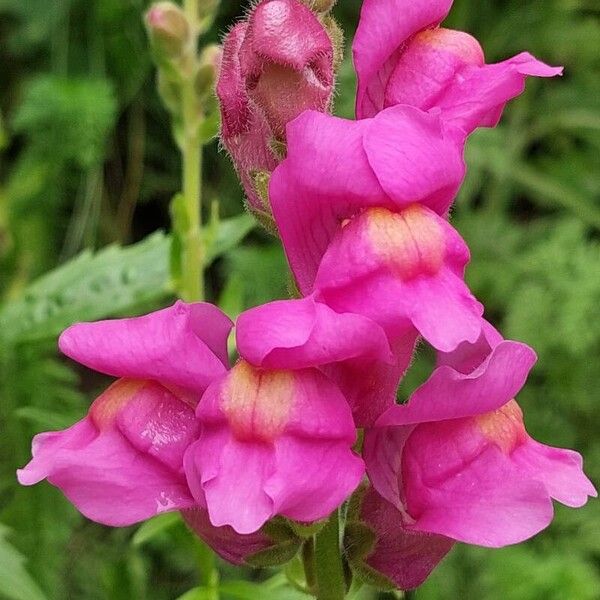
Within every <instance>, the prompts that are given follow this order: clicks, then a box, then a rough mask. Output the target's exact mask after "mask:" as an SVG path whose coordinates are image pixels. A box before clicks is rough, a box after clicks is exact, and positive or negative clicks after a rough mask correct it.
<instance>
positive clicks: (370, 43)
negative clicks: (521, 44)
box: [352, 0, 562, 133]
mask: <svg viewBox="0 0 600 600" xmlns="http://www.w3.org/2000/svg"><path fill="white" fill-rule="evenodd" d="M451 6H452V0H433V1H432V0H365V1H364V3H363V6H362V11H361V17H360V22H359V25H358V29H357V31H356V36H355V38H354V43H353V48H352V49H353V55H354V63H355V66H356V71H357V73H358V82H359V83H358V94H357V102H356V114H357V117H358V118H359V119H362V118H365V117H371V116H373V115H375V114H377V113H378V112H379V111H381V110H383V109H384V108H387V107H389V106H394V105H397V104H410V105H412V106H416V107H418V108H421V109H423V110H430V109H432V108H438V109H441V111H442V115H443V118H444V119H445V120H447V121H450V122H453V123H454V124H455V125H457V126H459V127H461V128H463V129H464V130H465V132H467V133H470V132H471V131H473V130H474V129H475V128H476V127H479V126H486V127H493V126H494V125H496V123H497V122H498V120H499V118H500V115H501V113H502V110H503V109H504V105H505V104H506V102H508V101H509V100H510V99H512V98H514V97H515V96H518V95H519V94H520V93H521V92H522V91H523V89H524V87H525V79H526V77H527V75H535V76H538V77H553V76H555V75H560V74H561V73H562V68H559V67H549V66H547V65H545V64H544V63H542V62H540V61H538V60H537V59H535V58H534V57H533V56H531V55H530V54H528V53H526V52H523V53H521V54H519V55H517V56H515V57H513V58H510V59H508V60H506V61H504V62H501V63H497V64H492V65H486V64H485V60H484V56H483V51H482V49H481V47H480V45H479V43H478V42H477V40H475V39H474V38H473V37H471V36H470V35H469V34H467V33H464V32H462V31H454V30H451V29H444V28H441V27H439V25H440V23H441V22H442V21H443V19H444V18H445V17H446V16H447V14H448V12H449V10H450V7H451Z"/></svg>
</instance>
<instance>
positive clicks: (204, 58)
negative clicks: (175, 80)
mask: <svg viewBox="0 0 600 600" xmlns="http://www.w3.org/2000/svg"><path fill="white" fill-rule="evenodd" d="M221 54H222V50H221V47H220V46H217V45H216V44H210V45H209V46H206V47H205V48H204V49H203V50H202V53H201V54H200V58H199V60H198V70H197V72H196V79H195V83H194V85H195V88H196V93H197V94H198V97H200V98H202V97H205V96H206V95H207V94H209V93H211V92H212V90H213V89H214V86H215V81H216V79H217V73H218V71H219V65H220V63H221Z"/></svg>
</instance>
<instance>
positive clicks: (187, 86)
mask: <svg viewBox="0 0 600 600" xmlns="http://www.w3.org/2000/svg"><path fill="white" fill-rule="evenodd" d="M197 3H198V0H186V1H185V4H184V9H185V13H186V16H187V18H188V22H189V23H190V24H191V26H192V38H193V40H194V43H193V44H192V45H191V47H190V49H189V52H190V54H191V56H189V57H188V58H189V68H188V69H186V70H187V73H186V77H185V78H184V80H183V81H182V89H181V113H182V118H183V143H182V148H181V153H182V166H183V173H182V175H183V199H184V206H185V210H186V215H187V219H186V220H187V227H188V228H187V231H185V232H180V233H181V240H182V244H183V248H182V260H181V267H182V279H181V290H180V295H181V297H182V298H183V299H184V300H186V301H187V302H195V301H198V300H203V299H204V256H203V249H202V229H201V222H202V217H201V215H202V213H201V210H202V145H201V144H200V138H199V135H198V126H199V124H200V119H201V115H200V114H199V106H198V102H197V98H196V92H195V89H194V74H195V70H194V65H195V61H196V43H195V40H196V37H197V35H196V31H195V24H196V21H197Z"/></svg>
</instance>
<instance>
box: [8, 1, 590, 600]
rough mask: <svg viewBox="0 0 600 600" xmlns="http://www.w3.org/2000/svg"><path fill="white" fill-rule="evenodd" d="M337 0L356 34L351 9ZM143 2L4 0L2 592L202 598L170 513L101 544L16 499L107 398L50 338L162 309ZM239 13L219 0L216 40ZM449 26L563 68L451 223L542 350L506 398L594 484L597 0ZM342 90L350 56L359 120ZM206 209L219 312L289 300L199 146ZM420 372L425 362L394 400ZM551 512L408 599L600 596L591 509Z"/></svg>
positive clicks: (76, 521) (492, 157) (228, 184)
mask: <svg viewBox="0 0 600 600" xmlns="http://www.w3.org/2000/svg"><path fill="white" fill-rule="evenodd" d="M338 4H339V6H338V7H337V8H336V10H335V14H336V15H337V17H338V18H339V19H340V21H341V22H342V25H343V26H344V28H345V30H346V32H347V37H350V36H351V33H352V31H353V29H354V27H355V25H356V20H357V16H358V10H359V6H360V2H359V1H358V0H344V1H342V2H339V3H338ZM145 6H146V3H145V2H142V1H141V0H125V1H123V0H93V1H92V2H89V1H86V0H55V1H54V2H47V1H42V0H31V1H28V2H20V1H16V0H0V19H2V24H1V26H0V40H1V43H0V48H1V49H0V61H1V62H2V64H3V69H2V73H1V74H0V87H1V93H0V114H1V115H2V120H1V123H0V152H1V154H0V295H1V296H0V297H1V301H2V305H1V306H0V386H1V389H0V394H1V398H2V401H1V402H0V456H1V457H2V460H1V461H0V498H1V502H0V597H6V598H9V599H16V600H20V599H21V598H28V599H29V600H36V599H37V598H40V599H41V598H44V597H48V598H52V599H54V600H63V599H67V598H69V599H74V600H78V599H85V600H95V599H98V600H100V599H105V598H111V599H115V600H119V599H120V598H152V599H153V600H163V599H164V600H167V599H169V600H171V599H173V598H177V597H178V596H182V594H186V592H188V591H189V590H190V589H192V588H194V586H198V585H200V579H199V578H198V576H197V565H196V559H195V556H196V554H195V552H196V551H195V549H194V543H195V542H194V541H193V538H192V537H191V536H189V535H188V533H187V531H186V529H185V527H184V525H183V524H182V523H181V521H180V520H174V519H170V520H169V519H167V522H166V523H165V522H162V523H161V522H159V523H154V522H150V524H149V525H147V526H143V528H142V530H141V531H140V532H139V533H138V534H137V535H136V534H135V532H134V530H132V529H127V530H115V531H112V530H108V529H106V528H102V527H99V526H97V525H94V524H93V523H89V522H86V521H84V520H83V519H82V518H81V517H80V516H79V515H78V514H77V513H76V512H75V511H74V509H72V508H71V507H70V505H69V504H68V503H67V502H65V501H64V499H63V498H62V496H61V495H60V493H58V492H57V491H56V490H55V489H54V488H51V487H50V486H48V485H47V484H42V485H40V486H36V487H35V488H30V489H27V490H23V489H19V488H18V486H17V485H16V481H15V478H14V471H15V469H16V468H17V467H18V466H21V465H22V464H24V463H25V462H26V460H27V456H28V453H29V440H30V438H31V436H32V435H33V434H34V433H36V432H38V431H42V430H45V429H54V428H60V427H64V426H65V425H66V424H68V423H70V422H72V421H73V420H74V419H76V418H78V417H79V416H80V415H82V414H83V413H84V412H85V410H86V407H87V406H88V405H89V402H90V401H91V399H93V397H94V394H95V392H96V391H97V390H98V389H100V388H101V386H102V384H103V381H102V380H101V379H100V378H98V377H96V376H93V375H92V374H90V373H89V372H88V371H84V370H75V369H74V368H73V367H72V366H70V365H68V364H67V363H66V362H64V361H63V360H62V359H61V358H59V357H58V356H57V354H56V350H55V342H56V336H57V334H58V333H59V332H60V330H61V329H62V328H63V327H65V326H67V325H69V324H70V323H72V322H74V321H77V320H83V319H98V318H103V317H106V316H118V315H125V314H136V313H139V312H142V311H144V310H147V309H150V308H155V307H157V306H160V305H161V304H162V303H164V302H166V301H167V300H168V299H169V298H170V296H171V282H170V281H169V276H168V262H167V261H168V251H167V246H168V244H169V240H168V239H167V237H166V236H165V235H164V234H162V233H154V234H153V235H150V236H149V234H151V233H152V232H155V231H156V230H161V229H165V228H166V227H167V226H168V205H169V202H170V199H171V198H172V196H173V195H174V194H175V192H176V191H177V189H178V185H179V184H178V181H179V163H178V155H177V152H176V149H175V147H174V145H173V142H172V141H171V137H170V125H169V118H168V115H167V114H166V112H165V111H164V110H163V109H162V108H161V107H160V104H159V101H158V98H157V95H156V92H155V87H154V81H153V75H152V72H151V70H150V68H149V65H150V57H149V53H148V50H147V47H146V40H145V35H144V31H143V26H142V23H141V14H142V12H143V10H144V8H145ZM243 6H245V4H244V3H240V2H224V3H222V8H221V13H220V18H219V20H218V22H217V23H216V26H215V27H214V29H213V30H212V31H211V32H210V33H209V34H208V37H209V39H211V40H214V39H216V37H217V33H218V32H222V31H224V30H225V28H226V27H227V25H228V24H229V23H231V22H232V20H233V19H234V18H235V17H236V16H239V15H240V14H241V13H242V11H243ZM449 24H450V26H452V27H457V28H461V29H465V30H467V31H470V32H471V33H473V34H475V35H476V36H477V37H478V38H479V39H480V40H481V41H482V44H483V46H484V48H485V50H486V54H487V57H488V60H499V59H501V58H503V57H505V56H507V55H508V54H509V53H516V52H518V51H521V50H522V49H524V48H528V49H530V50H531V51H532V52H534V53H535V54H537V55H538V56H539V57H541V58H543V59H544V60H546V61H548V62H550V63H553V64H564V65H565V76H564V77H563V78H562V79H561V80H553V81H530V82H529V84H528V91H527V93H526V94H525V95H524V96H523V97H521V98H520V99H519V100H517V101H516V102H514V103H512V104H511V105H510V106H509V108H508V110H507V111H506V114H505V117H504V119H503V122H502V124H501V125H500V127H498V128H497V129H496V130H484V131H480V132H478V133H477V134H476V135H475V136H474V137H473V138H472V140H471V141H470V143H469V147H468V152H467V162H468V165H469V175H468V179H467V182H466V185H465V186H464V188H463V191H462V193H461V196H460V199H459V201H458V203H457V206H456V209H455V211H454V214H453V222H454V224H455V226H456V227H457V228H458V229H459V231H460V232H461V233H462V234H463V235H464V237H465V238H466V240H467V242H468V243H469V245H470V247H471V251H472V255H473V258H474V259H473V263H472V265H471V266H470V267H469V270H468V279H469V284H470V285H471V287H472V288H473V290H474V292H475V293H476V294H477V295H478V296H479V297H480V298H481V299H482V300H483V301H484V303H485V305H486V306H487V307H488V312H489V314H488V318H489V319H490V320H492V321H493V322H494V323H495V324H496V325H498V326H500V327H501V328H503V331H504V332H505V333H506V335H507V336H510V337H512V338H515V339H522V340H524V341H526V342H527V343H529V344H531V345H532V346H533V347H534V348H535V349H536V350H537V352H538V354H539V363H538V365H537V367H536V368H535V370H534V372H533V374H532V376H531V377H530V381H529V382H528V385H527V386H526V388H525V389H524V391H523V393H522V394H521V396H520V398H519V400H520V402H521V403H522V404H523V405H524V408H525V410H526V415H527V418H528V426H529V429H530V430H531V433H532V434H534V435H535V437H537V438H538V439H540V440H542V441H547V442H551V443H553V444H556V445H564V446H572V447H575V448H577V449H578V450H580V451H581V452H582V453H584V454H585V455H586V458H587V469H588V471H589V474H590V476H591V477H592V479H593V480H595V481H596V482H599V481H600V439H599V438H598V435H597V431H598V430H599V429H600V416H599V415H600V412H599V411H598V410H595V407H596V404H597V401H598V400H597V398H598V392H597V390H598V389H600V369H598V361H599V360H600V320H598V319H597V318H595V317H597V314H598V308H597V307H598V306H600V241H599V239H600V238H599V233H600V177H599V176H598V173H600V135H599V131H600V77H598V73H600V9H599V8H598V6H597V3H595V2H592V1H590V0H570V1H569V2H565V1H564V0H542V1H538V0H502V1H499V2H485V3H481V2H474V0H456V1H455V6H454V9H453V12H452V15H451V18H450V21H449ZM5 65H6V68H4V66H5ZM353 86H354V76H353V72H352V68H351V64H350V52H349V49H347V52H346V58H345V62H344V64H343V67H342V72H341V75H340V86H339V90H338V94H337V97H338V102H337V108H336V110H337V112H338V113H339V114H342V115H345V116H351V115H352V109H353V107H352V96H353ZM205 195H206V197H207V198H208V200H209V201H212V200H218V201H219V204H220V207H221V214H222V215H224V216H225V217H233V220H231V221H230V220H227V221H226V224H225V227H224V228H223V229H221V232H222V233H221V234H220V235H219V236H217V237H214V238H213V240H212V245H211V247H210V249H209V252H211V253H212V256H211V259H214V262H213V265H212V266H211V268H210V270H209V273H208V279H209V289H210V293H211V299H212V300H215V299H217V298H218V299H219V300H220V302H221V304H222V305H223V306H224V307H225V308H226V310H228V312H230V313H231V314H232V315H234V314H236V313H239V312H240V311H242V310H243V309H244V308H246V307H248V306H251V305H254V304H257V303H259V302H262V301H264V300H266V299H272V298H276V297H285V295H286V294H287V291H288V282H287V281H286V279H285V275H283V273H284V272H285V271H284V268H283V265H284V260H285V259H284V257H283V255H282V253H281V250H280V249H279V248H278V246H277V244H276V243H275V242H274V240H273V239H272V238H269V237H268V236H267V235H266V234H262V233H259V232H258V231H255V230H253V231H250V230H251V227H252V226H251V224H250V221H249V220H248V218H247V217H245V216H238V215H239V214H240V213H241V211H242V208H241V207H242V202H241V191H240V189H239V186H238V184H237V182H236V179H235V175H234V173H233V170H232V168H231V166H230V165H229V163H228V161H227V159H226V157H225V156H224V155H223V154H220V153H219V152H218V150H217V148H216V144H213V145H212V146H211V147H208V148H207V150H206V164H205ZM207 207H208V202H207ZM204 212H205V213H209V212H210V211H209V210H208V209H207V210H205V211H204ZM207 227H208V230H207V231H209V232H210V223H208V224H207ZM208 235H209V237H210V233H208ZM148 236H149V237H148ZM129 242H134V244H133V245H128V246H124V247H123V244H124V243H129ZM240 244H241V245H240ZM430 360H431V357H430V355H429V354H428V353H427V352H421V353H419V355H418V357H417V367H418V368H417V369H415V371H414V373H413V374H411V378H410V380H409V381H407V382H406V384H405V386H403V387H404V388H405V389H406V390H408V389H410V388H411V387H414V386H415V385H416V384H417V383H418V379H419V377H424V376H425V373H426V368H427V365H428V364H429V361H430ZM403 393H404V392H403ZM558 514H559V518H558V519H557V520H556V521H555V523H554V524H553V525H552V527H551V528H549V530H547V531H546V532H544V533H543V534H541V535H540V536H538V537H537V538H536V539H534V540H532V541H531V542H529V543H527V544H525V545H523V546H521V547H518V548H507V549H504V550H501V551H491V550H481V549H478V548H467V547H458V548H457V549H456V550H455V551H453V553H452V554H451V555H450V557H449V558H448V559H446V561H445V562H444V563H443V564H442V566H441V567H440V568H439V569H438V570H437V571H436V572H435V573H434V575H433V576H432V578H431V580H430V581H429V582H428V583H426V584H425V585H424V586H423V588H422V589H420V590H419V591H418V592H417V594H416V596H417V598H419V599H420V600H430V599H431V600H437V599H441V598H452V597H460V598H485V599H486V600H495V599H496V598H498V599H500V598H502V599H508V600H512V599H514V600H517V599H518V600H529V599H531V600H533V599H537V598H548V599H549V600H552V599H553V598H573V599H575V598H577V599H578V600H579V599H581V600H594V599H596V598H600V592H599V591H598V590H600V560H599V556H600V531H599V530H598V523H600V509H599V508H598V503H594V502H592V503H590V504H589V505H588V506H587V507H586V508H584V509H582V510H580V511H575V512H569V511H562V510H561V511H559V513H558ZM221 567H222V568H221V571H222V587H223V589H222V592H223V595H222V597H223V598H251V597H252V598H256V597H258V596H257V595H256V588H255V587H254V585H255V583H256V581H254V582H250V583H248V582H246V583H244V582H240V581H237V580H238V579H239V577H240V574H239V571H237V572H234V571H233V570H232V569H230V568H229V567H227V566H226V565H221ZM247 575H248V580H249V581H251V577H250V573H249V572H248V573H247ZM252 576H253V577H257V578H258V579H259V580H263V579H268V576H269V574H268V573H266V572H259V573H254V574H253V575H252ZM271 585H274V586H275V587H273V588H272V590H271V591H272V593H273V594H274V597H277V598H280V599H282V600H284V598H287V596H284V592H283V591H281V590H279V591H278V588H277V582H276V581H274V582H273V581H272V582H271ZM264 589H266V588H261V594H262V593H263V590H264ZM195 593H196V595H195V596H194V595H191V596H189V597H190V598H195V597H197V598H202V597H205V596H203V595H202V594H203V593H202V591H201V590H200V589H198V588H197V589H196V592H195ZM285 593H286V594H287V593H288V592H287V591H286V592H285ZM290 593H291V592H290ZM253 594H254V595H253ZM294 594H295V593H294ZM260 597H267V596H265V595H261V596H260ZM289 597H290V599H292V598H301V597H302V595H301V594H300V593H299V592H298V593H297V594H295V595H293V596H292V595H290V596H289ZM360 597H361V598H365V599H366V598H369V597H371V598H373V597H374V596H373V594H372V593H371V592H370V591H368V590H364V589H363V590H362V591H361V596H360ZM183 598H187V595H186V596H183Z"/></svg>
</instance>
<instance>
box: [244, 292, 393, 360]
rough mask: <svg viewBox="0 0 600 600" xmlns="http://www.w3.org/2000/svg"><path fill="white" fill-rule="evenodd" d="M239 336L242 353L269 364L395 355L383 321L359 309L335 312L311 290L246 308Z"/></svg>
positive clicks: (387, 358) (379, 358)
mask: <svg viewBox="0 0 600 600" xmlns="http://www.w3.org/2000/svg"><path fill="white" fill-rule="evenodd" d="M236 341H237V348H238V351H239V353H240V356H242V358H245V359H246V360H247V361H248V362H250V363H251V364H253V365H255V366H260V367H264V368H269V369H302V368H306V367H313V366H321V365H326V364H328V363H332V362H339V361H346V360H349V359H353V358H357V357H361V358H365V357H366V358H370V359H374V360H378V361H387V362H390V363H391V362H392V361H393V360H394V359H393V356H392V353H391V350H390V347H389V343H388V341H387V338H386V336H385V333H384V331H383V329H381V327H379V325H377V324H376V323H375V322H373V321H371V320H369V319H367V318H365V317H363V316H361V315H356V314H352V313H343V314H340V313H336V312H335V311H333V310H331V309H330V308H329V307H328V306H326V305H325V304H322V303H320V302H316V301H315V300H314V298H313V297H311V296H309V297H307V298H303V299H301V300H281V301H277V302H270V303H268V304H263V305H262V306H258V307H256V308H253V309H250V310H248V311H246V312H244V313H242V314H241V315H240V316H239V317H238V320H237V323H236Z"/></svg>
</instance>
